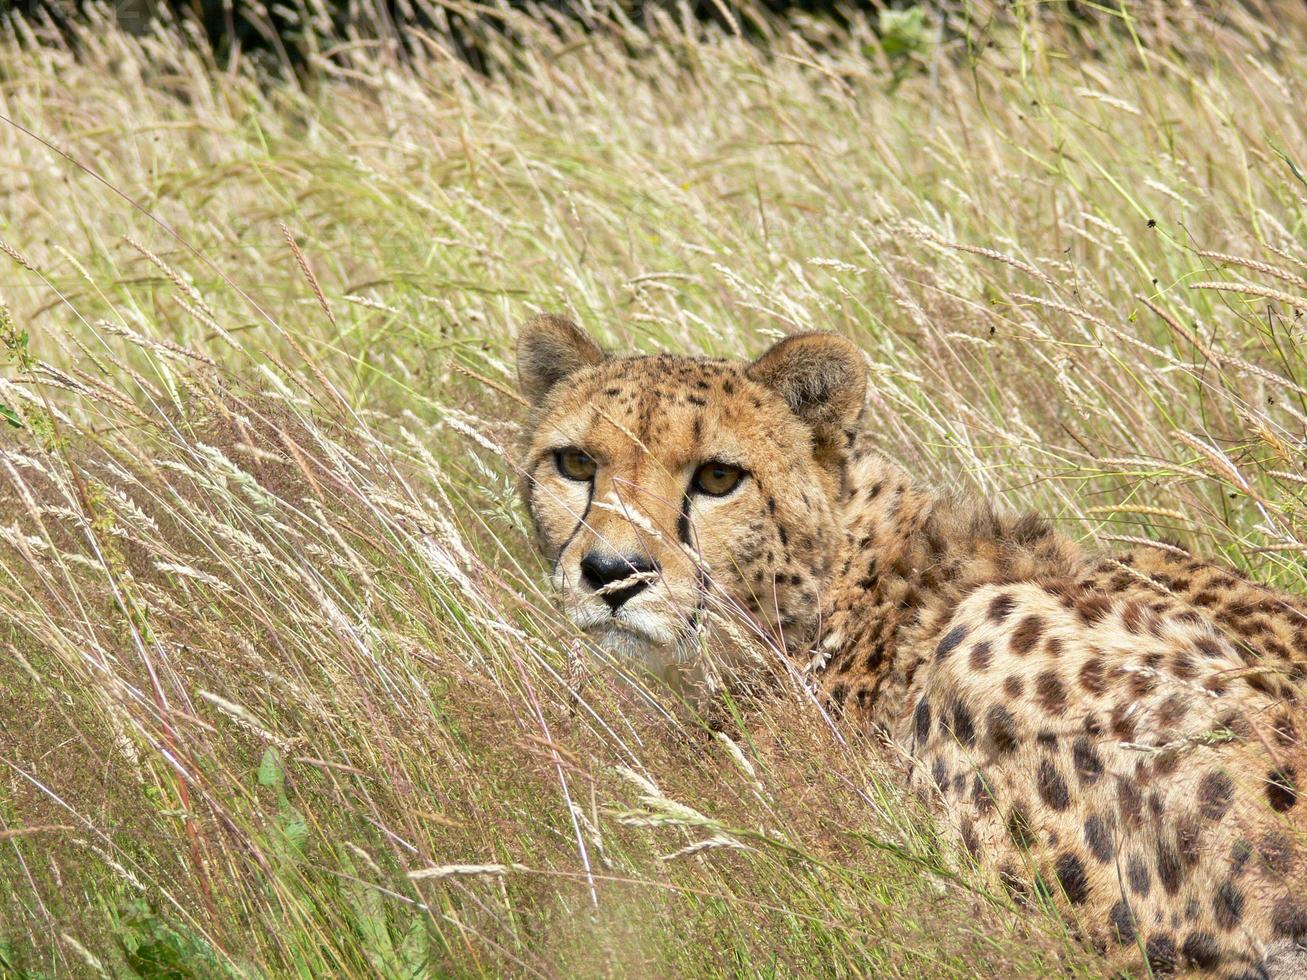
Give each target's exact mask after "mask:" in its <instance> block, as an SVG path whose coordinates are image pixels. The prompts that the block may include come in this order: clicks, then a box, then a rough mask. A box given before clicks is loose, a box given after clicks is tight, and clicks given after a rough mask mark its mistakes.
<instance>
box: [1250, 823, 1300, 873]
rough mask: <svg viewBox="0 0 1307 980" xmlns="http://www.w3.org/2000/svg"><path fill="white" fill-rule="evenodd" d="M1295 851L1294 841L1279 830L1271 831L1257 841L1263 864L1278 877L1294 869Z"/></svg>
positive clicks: (1258, 854) (1259, 855)
mask: <svg viewBox="0 0 1307 980" xmlns="http://www.w3.org/2000/svg"><path fill="white" fill-rule="evenodd" d="M1293 851H1294V845H1293V841H1291V840H1290V839H1289V837H1288V835H1287V834H1284V833H1282V832H1281V831H1278V830H1272V831H1269V832H1268V833H1266V834H1265V835H1264V836H1263V837H1262V839H1261V840H1260V841H1258V842H1257V856H1258V857H1260V858H1261V860H1262V866H1263V867H1264V868H1265V869H1266V870H1267V871H1268V872H1270V873H1271V874H1272V875H1275V876H1277V877H1280V876H1283V875H1287V874H1288V873H1289V872H1290V870H1292V867H1293Z"/></svg>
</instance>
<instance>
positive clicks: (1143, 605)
mask: <svg viewBox="0 0 1307 980" xmlns="http://www.w3.org/2000/svg"><path fill="white" fill-rule="evenodd" d="M568 329H570V330H575V328H571V327H570V325H568ZM542 330H543V331H545V332H546V333H547V334H548V335H549V336H548V337H547V338H546V339H545V340H541V338H540V337H534V338H533V337H532V335H533V334H535V333H537V332H538V331H542ZM560 330H561V331H563V333H564V334H565V335H566V336H569V337H570V336H571V335H570V334H568V333H567V331H566V330H565V329H564V328H562V327H560V326H559V325H558V323H556V322H554V321H550V322H549V323H545V324H543V325H542V324H540V323H539V322H537V323H536V324H535V325H533V326H530V327H528V330H527V332H526V337H524V340H523V349H524V350H536V351H538V350H542V349H551V347H552V349H555V350H569V349H570V350H582V351H585V350H586V349H587V348H586V347H585V344H584V343H582V342H580V341H578V340H576V338H575V337H572V339H571V340H570V341H568V342H567V343H560V342H559V341H558V339H557V338H558V336H559V331H560ZM574 360H575V363H574V364H573V365H572V366H571V367H570V368H569V369H568V370H566V371H563V372H561V376H559V375H560V371H559V370H557V369H556V366H555V365H553V364H546V365H543V366H542V365H540V364H538V363H536V364H534V365H532V364H530V363H529V359H528V360H523V361H521V362H520V363H521V364H522V365H523V367H522V370H523V371H524V373H525V374H529V375H530V376H524V378H523V387H524V389H525V390H527V391H529V392H530V391H535V392H536V394H535V395H534V396H533V397H535V398H536V399H537V408H536V410H535V413H534V416H533V421H532V426H531V433H530V442H529V445H528V447H527V449H526V453H525V460H524V466H525V471H526V474H527V477H528V480H527V483H526V487H525V491H524V492H525V494H526V500H527V505H528V509H529V510H530V512H531V516H532V518H533V520H534V521H535V525H536V528H537V531H538V534H539V537H540V543H541V546H542V547H543V549H544V551H545V553H546V554H547V555H549V556H550V557H551V558H553V559H554V560H555V562H556V572H555V585H556V586H557V587H558V588H559V591H560V594H561V596H562V599H563V603H564V606H565V607H566V608H568V610H569V612H571V613H572V614H573V617H574V619H576V621H577V622H578V624H579V625H581V626H582V627H583V628H585V629H587V630H589V631H590V632H591V633H592V634H593V635H594V636H595V638H596V640H597V641H598V642H599V643H600V645H601V646H605V647H606V648H607V649H609V650H610V651H611V652H613V653H616V654H620V655H624V656H631V657H634V658H635V659H637V660H640V661H642V662H644V663H645V664H646V665H650V666H654V667H655V669H657V667H656V665H657V664H658V663H659V662H660V657H661V658H662V661H661V662H663V663H666V662H673V661H675V662H680V663H683V664H684V663H691V662H693V660H694V657H695V653H696V650H697V646H696V644H695V643H693V642H689V641H688V639H689V638H692V637H693V636H694V634H695V631H696V630H698V631H702V630H703V628H704V624H705V617H704V612H705V611H706V610H718V611H720V610H727V611H728V612H731V613H733V614H735V615H736V616H738V617H740V618H741V619H743V620H744V621H745V622H746V623H749V624H752V625H754V626H755V627H756V628H757V631H758V633H759V635H760V636H762V637H772V638H773V639H774V640H775V641H776V642H777V643H778V644H779V645H780V646H782V647H783V649H785V650H786V651H787V652H788V654H789V655H790V656H791V657H792V658H793V659H794V661H795V662H796V663H797V664H799V665H800V666H801V667H802V668H803V669H806V670H808V671H809V672H810V673H811V675H812V677H813V678H814V680H815V682H816V683H817V684H818V685H819V686H820V688H821V690H822V691H823V692H824V693H825V695H826V696H827V698H828V700H829V704H830V706H831V708H832V709H833V710H834V711H836V712H837V713H839V714H841V715H842V716H843V718H844V719H845V720H846V722H847V723H848V724H850V725H852V726H854V727H856V728H857V729H860V730H863V731H866V732H874V733H878V734H879V735H881V736H882V737H884V738H886V739H888V740H889V741H890V742H891V743H893V744H894V745H895V746H896V747H897V748H898V749H899V750H900V752H899V753H897V754H898V755H899V756H900V757H901V758H903V759H907V760H910V761H909V762H907V763H906V764H904V766H903V778H904V781H905V784H906V785H907V786H908V787H909V788H910V789H911V790H913V791H915V792H916V793H918V794H920V795H921V796H922V797H923V798H925V799H926V800H928V801H929V802H930V804H931V805H932V806H933V807H934V808H935V810H936V811H937V812H938V813H939V815H940V816H941V818H942V821H941V822H942V825H943V826H944V827H946V828H947V829H948V831H949V833H951V834H952V835H954V836H955V837H956V839H957V840H958V842H959V843H960V844H961V848H960V850H961V851H964V852H967V853H969V854H970V855H971V856H972V857H973V858H974V859H975V860H976V862H977V863H978V864H979V866H980V868H981V870H982V872H983V873H984V874H985V875H987V876H989V877H990V878H991V879H992V881H993V882H994V884H995V886H996V887H998V886H1001V887H1004V888H1007V889H1008V890H1009V891H1010V892H1011V893H1012V894H1013V895H1014V896H1015V897H1016V898H1017V899H1018V900H1020V901H1022V902H1027V903H1036V902H1047V903H1051V905H1052V906H1053V907H1055V908H1056V909H1057V910H1058V911H1059V912H1060V913H1061V914H1062V915H1063V916H1064V917H1065V918H1066V919H1067V920H1068V922H1069V923H1070V924H1071V927H1072V928H1073V929H1074V931H1075V932H1076V934H1077V935H1079V936H1080V937H1081V938H1082V939H1083V941H1085V942H1086V943H1088V944H1090V945H1092V946H1094V947H1095V948H1097V949H1099V950H1100V951H1102V952H1103V953H1104V954H1105V955H1107V956H1108V957H1109V958H1110V960H1111V961H1112V962H1113V963H1114V964H1115V965H1117V966H1120V967H1125V968H1128V969H1131V970H1135V971H1138V970H1140V969H1141V968H1142V966H1143V964H1144V963H1145V962H1147V964H1148V965H1149V967H1151V969H1153V970H1154V971H1159V972H1160V971H1173V970H1177V969H1179V970H1184V971H1187V972H1192V973H1194V974H1203V975H1214V976H1221V977H1239V978H1253V977H1267V976H1278V977H1294V976H1302V975H1304V973H1307V950H1304V949H1301V948H1300V945H1299V944H1307V800H1304V799H1303V797H1304V796H1307V745H1305V744H1304V733H1307V711H1305V710H1304V708H1303V702H1302V695H1303V679H1304V676H1307V603H1304V602H1303V601H1302V600H1301V599H1298V598H1296V597H1291V596H1286V595H1283V594H1280V593H1275V592H1273V591H1271V590H1269V589H1265V588H1263V587H1261V586H1258V585H1256V584H1255V583H1253V582H1250V581H1248V580H1247V579H1245V578H1243V577H1241V576H1239V575H1238V574H1236V573H1235V572H1233V571H1232V570H1230V569H1226V568H1223V567H1220V566H1217V565H1213V564H1209V563H1205V562H1202V561H1199V560H1196V559H1194V558H1192V557H1190V556H1189V555H1188V554H1186V553H1184V552H1183V550H1182V549H1176V548H1173V547H1170V546H1159V547H1158V548H1144V547H1141V548H1138V549H1135V550H1134V551H1132V552H1130V553H1127V554H1125V555H1122V556H1120V557H1115V558H1112V557H1097V558H1096V557H1087V556H1084V555H1082V554H1080V552H1079V551H1078V549H1077V548H1076V547H1075V546H1074V545H1073V544H1071V543H1070V542H1069V541H1067V540H1066V539H1064V538H1062V537H1061V536H1059V535H1058V534H1056V533H1055V532H1053V531H1052V530H1051V528H1049V527H1048V525H1047V524H1046V523H1044V522H1043V521H1041V520H1039V519H1038V518H1035V517H1029V516H1027V517H1011V516H1007V515H1003V514H999V513H997V512H995V511H993V510H992V509H990V508H988V507H986V506H983V505H978V504H976V503H974V502H972V501H969V500H966V499H961V498H955V497H950V496H944V495H939V494H935V493H932V492H929V491H926V490H923V489H922V488H919V487H917V486H915V485H913V483H912V482H911V481H910V480H909V479H908V478H907V477H906V476H905V474H903V472H902V471H901V470H900V469H899V468H898V467H896V466H895V465H893V464H891V463H889V462H888V461H886V460H884V459H882V458H881V457H879V456H877V455H876V454H874V453H871V452H866V451H860V450H857V449H853V448H851V447H854V446H855V444H856V442H855V438H854V433H853V431H852V426H853V425H854V423H855V420H856V415H857V411H858V408H859V407H860V405H861V400H862V391H863V386H864V385H865V375H864V372H863V369H862V367H861V363H860V361H858V359H857V357H856V355H853V354H851V353H850V349H849V346H848V345H847V342H845V341H842V340H839V339H838V338H828V337H826V336H825V335H808V336H807V337H805V338H802V339H800V340H794V339H791V340H789V341H786V342H782V344H780V345H777V347H775V348H773V350H772V351H770V352H768V353H767V354H765V355H764V356H763V357H762V358H760V359H759V361H757V362H755V363H754V365H751V366H748V367H745V366H742V365H736V364H732V363H729V362H725V361H705V360H696V359H690V358H680V357H671V356H660V357H654V358H603V359H602V360H598V361H596V360H594V358H593V357H590V358H588V359H587V358H584V357H581V358H575V359H574ZM532 372H534V373H532ZM555 376H558V377H555ZM542 377H553V378H554V380H552V381H551V382H550V383H548V384H542V383H541V382H540V378H542ZM541 388H544V389H545V390H544V392H543V393H541V392H540V389H541ZM563 446H576V447H581V448H583V449H584V450H585V451H586V452H588V453H590V454H591V455H593V456H595V458H596V459H597V460H599V462H600V466H599V470H598V473H597V475H596V478H595V482H594V487H593V495H592V497H589V496H588V495H587V494H586V493H585V492H583V491H580V490H579V488H578V485H577V484H575V483H569V481H566V480H564V479H563V478H562V477H561V476H560V475H559V474H558V472H557V468H556V467H555V466H554V463H553V461H552V450H553V449H556V448H560V447H563ZM713 459H716V460H728V461H731V462H735V463H737V464H738V465H741V466H743V467H744V468H745V469H747V470H748V471H749V477H748V480H747V482H746V483H745V484H742V485H741V486H740V488H739V489H738V490H737V491H736V492H735V493H734V494H732V495H730V496H728V497H725V498H721V499H701V498H696V497H695V496H694V495H693V494H687V485H688V480H689V479H690V474H692V473H693V471H694V469H695V467H696V466H698V465H699V464H700V463H702V462H704V461H705V460H713ZM609 500H610V506H605V507H599V508H598V509H596V502H600V501H609ZM683 512H684V519H682V513H683ZM678 524H679V532H678ZM605 544H612V545H614V546H615V547H617V548H618V549H619V550H620V549H626V550H627V551H630V550H631V549H638V550H640V551H641V552H643V553H645V554H648V555H650V556H652V557H654V558H656V560H657V561H658V564H659V566H660V572H659V577H660V581H659V583H658V586H657V587H656V588H651V589H648V590H646V592H645V593H641V594H640V596H637V597H636V598H635V599H633V600H631V603H642V606H641V608H640V610H638V611H633V612H630V613H629V614H630V615H631V617H632V625H630V626H628V625H624V624H622V623H621V622H620V621H618V622H614V620H620V618H621V617H622V616H623V615H624V614H627V610H626V607H625V606H623V607H622V609H621V610H619V612H618V613H617V614H611V615H610V614H609V611H608V609H607V607H606V606H604V605H603V603H602V602H600V601H599V600H597V599H596V598H595V597H594V595H593V594H587V589H586V588H585V587H584V584H583V583H580V582H579V581H578V576H577V574H576V572H575V568H576V563H577V562H578V561H579V560H580V556H581V555H583V554H584V553H585V552H586V551H587V549H590V548H594V547H598V546H603V545H605ZM590 591H591V593H592V591H593V590H590ZM707 619H708V620H709V621H711V620H712V617H707ZM664 641H665V642H664ZM1300 971H1302V972H1300Z"/></svg>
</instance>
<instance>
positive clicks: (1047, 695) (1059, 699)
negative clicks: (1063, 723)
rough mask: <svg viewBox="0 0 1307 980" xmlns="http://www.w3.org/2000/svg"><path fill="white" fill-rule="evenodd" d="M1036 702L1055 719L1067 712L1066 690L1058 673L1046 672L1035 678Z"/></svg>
mask: <svg viewBox="0 0 1307 980" xmlns="http://www.w3.org/2000/svg"><path fill="white" fill-rule="evenodd" d="M1035 700H1036V701H1038V702H1039V704H1040V705H1041V706H1042V707H1043V709H1044V710H1045V711H1047V712H1048V713H1049V714H1050V715H1053V716H1054V717H1056V716H1058V715H1060V714H1062V713H1063V712H1064V711H1066V688H1065V687H1063V686H1062V681H1061V679H1060V678H1059V677H1058V676H1057V672H1056V671H1052V670H1046V671H1044V672H1043V673H1042V674H1040V675H1039V676H1038V677H1037V678H1035Z"/></svg>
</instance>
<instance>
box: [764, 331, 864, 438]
mask: <svg viewBox="0 0 1307 980" xmlns="http://www.w3.org/2000/svg"><path fill="white" fill-rule="evenodd" d="M746 373H747V374H748V375H749V377H750V378H752V379H753V380H754V381H757V382H758V383H759V384H763V385H766V386H767V387H768V388H771V389H772V390H773V391H775V392H776V393H777V394H779V395H780V396H781V397H782V398H784V399H785V401H786V403H787V404H788V405H789V406H790V410H791V411H792V412H794V414H795V415H797V416H798V417H799V418H801V419H803V421H805V422H807V423H808V425H810V426H811V427H812V429H813V432H814V433H816V435H817V439H818V441H819V442H835V441H836V440H837V438H838V436H839V434H840V433H841V432H843V431H844V430H846V429H848V428H849V427H850V426H852V425H853V423H854V422H856V421H857V420H858V415H859V414H860V413H861V412H862V404H863V401H864V399H865V398H866V397H867V364H866V361H864V360H863V357H862V352H861V351H860V350H858V348H857V347H855V346H854V345H853V344H852V342H850V341H848V340H845V339H844V338H843V337H841V336H840V335H839V334H833V333H801V334H796V335H795V336H793V337H786V338H785V339H784V340H782V341H780V342H779V343H777V344H776V345H775V346H774V347H772V348H771V350H769V351H767V353H765V354H763V355H762V357H760V358H758V359H757V360H756V361H754V362H753V363H752V364H750V365H749V367H748V369H747V371H746Z"/></svg>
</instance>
